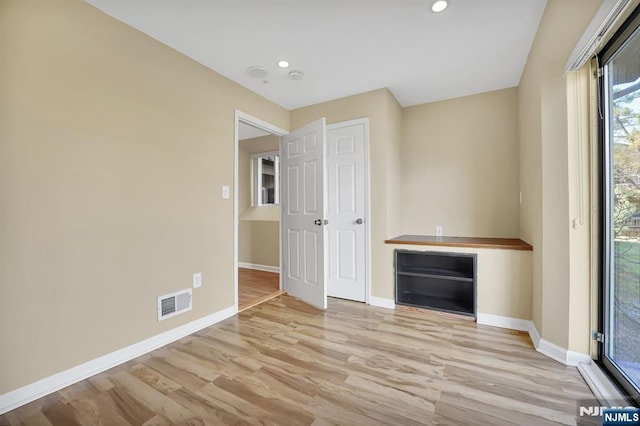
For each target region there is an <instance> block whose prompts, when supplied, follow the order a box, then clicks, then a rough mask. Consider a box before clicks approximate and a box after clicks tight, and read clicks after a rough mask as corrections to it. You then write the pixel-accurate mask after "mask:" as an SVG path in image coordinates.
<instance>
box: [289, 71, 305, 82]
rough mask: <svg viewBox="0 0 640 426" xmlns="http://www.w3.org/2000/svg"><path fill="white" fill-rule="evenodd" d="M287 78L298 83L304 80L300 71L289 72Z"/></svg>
mask: <svg viewBox="0 0 640 426" xmlns="http://www.w3.org/2000/svg"><path fill="white" fill-rule="evenodd" d="M289 78H290V79H291V80H296V81H299V80H302V79H303V78H304V74H303V72H302V71H291V72H290V73H289Z"/></svg>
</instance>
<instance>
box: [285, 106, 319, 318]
mask: <svg viewBox="0 0 640 426" xmlns="http://www.w3.org/2000/svg"><path fill="white" fill-rule="evenodd" d="M325 140H326V120H325V119H324V118H321V119H320V120H317V121H314V122H313V123H310V124H307V125H306V126H304V127H302V128H300V129H297V130H294V131H293V132H291V133H289V134H288V135H285V136H284V137H283V138H282V145H281V146H282V156H281V157H282V158H281V169H280V170H281V179H282V186H281V201H282V209H283V211H282V232H283V238H282V253H283V259H282V261H283V262H282V263H283V265H282V266H283V271H282V274H283V287H284V290H285V291H286V292H287V293H289V294H291V295H292V296H295V297H299V298H300V299H302V300H304V301H305V302H307V303H310V304H312V305H314V306H317V307H319V308H322V309H326V308H327V283H326V273H325V272H326V271H325V270H326V265H325V258H326V253H325V247H326V245H325V239H326V226H325V225H326V221H325V204H326V202H325V201H326V189H325V187H326V185H325V173H324V161H325Z"/></svg>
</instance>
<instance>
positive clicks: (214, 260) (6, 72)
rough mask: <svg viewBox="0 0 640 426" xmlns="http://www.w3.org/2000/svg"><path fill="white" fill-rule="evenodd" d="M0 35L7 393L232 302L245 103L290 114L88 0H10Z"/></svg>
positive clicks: (277, 116) (276, 116)
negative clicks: (237, 116)
mask: <svg viewBox="0 0 640 426" xmlns="http://www.w3.org/2000/svg"><path fill="white" fill-rule="evenodd" d="M0 40H2V42H1V43H0V70H2V71H1V78H0V235H1V237H0V262H1V264H0V283H1V286H0V336H2V346H3V348H5V349H3V350H0V378H1V379H0V394H2V393H5V392H7V391H10V390H13V389H16V388H17V387H20V386H23V385H26V384H28V383H31V382H33V381H35V380H38V379H41V378H43V377H47V376H49V375H52V374H54V373H57V372H59V371H62V370H64V369H67V368H70V367H73V366H76V365H78V364H80V363H82V362H84V361H88V360H90V359H94V358H96V357H98V356H101V355H104V354H106V353H109V352H111V351H114V350H117V349H120V348H123V347H125V346H127V345H130V344H133V343H136V342H139V341H141V340H143V339H145V338H148V337H151V336H154V335H156V334H159V333H161V332H163V331H166V330H169V329H172V328H174V327H177V326H179V325H181V324H184V323H187V322H189V321H193V320H195V319H198V318H202V317H204V316H206V315H210V314H212V313H215V312H217V311H219V310H221V309H224V308H227V307H229V306H232V305H233V284H232V283H233V203H232V200H223V199H222V198H221V197H220V188H221V186H222V185H232V183H233V140H234V109H235V108H238V109H240V110H242V111H244V112H246V113H248V114H251V115H253V116H256V117H259V118H261V119H263V120H265V121H268V122H271V123H273V124H274V125H277V126H279V127H281V128H284V129H287V128H289V113H288V112H287V111H286V110H285V109H283V108H281V107H278V106H276V105H275V104H273V103H271V102H269V101H267V100H265V99H263V98H260V97H259V96H257V95H255V94H253V93H251V92H249V91H248V90H246V89H244V88H242V87H241V86H239V85H237V84H235V83H232V82H231V81H229V80H227V79H225V78H223V77H222V76H220V75H218V74H216V73H214V72H212V71H210V70H208V69H206V68H204V67H203V66H201V65H199V64H197V63H195V62H194V61H192V60H190V59H188V58H186V57H185V56H183V55H181V54H179V53H177V52H176V51H174V50H172V49H170V48H168V47H167V46H164V45H162V44H161V43H158V42H157V41H154V40H152V39H151V38H149V37H147V36H145V35H143V34H142V33H140V32H138V31H136V30H134V29H132V28H130V27H128V26H126V25H124V24H122V23H120V22H118V21H116V20H114V19H112V18H110V17H109V16H107V15H105V14H104V13H102V12H100V11H98V10H96V9H94V8H93V7H91V6H89V5H87V4H85V3H84V2H81V1H77V0H69V1H65V0H59V1H31V0H3V1H2V2H0ZM194 272H202V278H203V286H202V288H199V289H195V290H194V299H193V310H192V311H190V312H188V313H185V314H183V315H180V316H177V317H175V318H171V319H168V320H166V321H163V322H158V321H157V318H156V297H157V296H159V295H162V294H166V293H169V292H173V291H176V290H179V289H183V288H187V287H190V286H191V277H192V274H193V273H194ZM7 348H10V350H7Z"/></svg>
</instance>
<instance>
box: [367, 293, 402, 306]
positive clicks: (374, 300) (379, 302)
mask: <svg viewBox="0 0 640 426" xmlns="http://www.w3.org/2000/svg"><path fill="white" fill-rule="evenodd" d="M369 304H370V305H371V306H376V307H378V308H387V309H395V308H396V301H395V300H393V299H385V298H384V297H373V296H370V297H369Z"/></svg>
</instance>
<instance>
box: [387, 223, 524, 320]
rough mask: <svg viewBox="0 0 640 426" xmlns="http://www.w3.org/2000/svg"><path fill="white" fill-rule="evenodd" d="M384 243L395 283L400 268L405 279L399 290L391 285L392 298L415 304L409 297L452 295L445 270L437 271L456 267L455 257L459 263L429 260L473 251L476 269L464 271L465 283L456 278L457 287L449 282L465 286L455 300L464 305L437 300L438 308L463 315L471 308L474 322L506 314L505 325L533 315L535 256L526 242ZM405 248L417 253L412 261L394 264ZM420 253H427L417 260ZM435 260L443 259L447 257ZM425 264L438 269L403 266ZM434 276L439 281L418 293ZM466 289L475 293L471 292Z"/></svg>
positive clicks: (410, 239)
mask: <svg viewBox="0 0 640 426" xmlns="http://www.w3.org/2000/svg"><path fill="white" fill-rule="evenodd" d="M385 243H386V244H385V245H386V247H387V248H388V256H389V257H388V259H389V260H388V261H389V262H394V266H395V268H394V271H395V273H394V284H397V283H398V279H397V277H398V273H400V275H401V276H402V277H405V278H402V279H403V280H404V281H405V283H404V284H405V285H404V288H403V289H401V290H400V291H397V290H396V288H394V296H395V302H396V303H402V302H404V303H405V304H413V303H414V300H413V299H416V300H419V299H420V297H418V296H424V295H426V296H432V295H435V296H437V297H440V298H441V299H443V300H444V301H445V302H446V301H448V299H450V298H453V296H455V294H454V293H455V292H454V291H453V290H451V291H448V290H450V288H449V287H446V286H445V284H446V283H448V282H449V281H451V279H450V278H448V277H443V276H440V275H446V271H445V272H442V271H440V270H441V269H447V270H448V269H455V270H457V269H460V268H461V267H460V265H459V264H458V263H459V261H458V260H456V262H458V263H451V264H450V265H447V266H446V268H442V267H440V266H437V265H436V266H437V267H436V266H433V265H431V263H433V262H435V260H433V259H436V258H437V259H445V258H446V257H447V256H451V257H452V258H453V257H455V256H458V259H464V258H465V257H464V256H467V257H469V256H473V257H474V258H475V259H476V261H475V262H474V263H475V266H474V268H473V270H474V274H470V275H469V276H468V277H467V276H466V275H465V276H464V278H469V279H468V280H467V281H469V284H465V283H463V282H462V281H464V280H461V279H457V278H456V279H457V281H460V282H459V283H457V284H456V286H455V287H452V288H455V289H463V290H465V289H466V290H469V291H466V292H465V294H464V295H462V296H461V297H460V299H461V300H460V301H457V302H461V304H460V303H459V304H460V306H462V308H461V309H458V308H455V307H454V308H453V309H452V308H450V307H449V306H445V305H443V304H442V303H441V304H440V305H437V304H435V305H434V307H435V308H438V307H440V308H441V309H442V310H447V311H456V310H458V311H461V312H462V313H464V314H467V315H473V314H474V313H475V314H476V318H477V319H478V322H480V323H485V324H486V323H492V324H494V325H497V324H496V322H495V321H494V320H496V318H497V319H498V320H499V321H501V320H502V319H504V318H508V319H509V321H507V322H506V323H507V324H509V323H512V324H514V323H515V324H517V323H518V321H515V322H513V321H511V319H517V320H525V321H527V320H530V319H531V281H532V268H531V265H532V261H533V247H532V246H531V245H530V244H528V243H527V242H525V241H522V240H520V239H516V238H475V237H473V238H470V237H436V236H432V235H401V236H399V237H396V238H391V239H389V240H386V241H385ZM407 250H409V251H410V252H411V253H415V256H414V257H411V258H410V260H411V261H410V262H409V261H406V260H403V262H401V264H396V263H397V261H398V260H397V256H398V253H401V252H405V253H406V251H407ZM421 254H424V255H427V256H425V257H424V258H423V259H421ZM429 256H430V257H429ZM417 259H421V260H417ZM425 259H429V260H425ZM412 262H413V263H412ZM430 262H431V263H430ZM439 262H440V263H442V262H445V261H439ZM452 262H453V261H452ZM423 263H424V264H425V265H426V267H429V268H431V269H434V268H435V269H434V270H436V272H433V273H432V272H431V270H429V271H427V273H422V274H416V273H413V274H412V273H410V272H412V270H410V271H409V272H407V268H409V269H411V267H412V266H415V265H417V266H424V265H423ZM445 263H446V262H445ZM414 264H415V265H414ZM434 264H435V263H434ZM407 265H408V266H407ZM427 269H428V268H427ZM462 269H465V268H462ZM465 270H466V269H465ZM418 275H419V276H418ZM436 275H438V276H436ZM414 276H415V277H414ZM406 277H409V278H406ZM416 277H417V278H416ZM434 277H435V279H436V280H437V281H436V284H437V285H436V286H435V287H434V289H433V290H429V291H424V292H422V290H421V286H422V285H423V284H424V283H427V282H428V281H429V280H430V279H432V278H434ZM447 280H448V281H447ZM474 282H475V285H474ZM401 284H402V283H401ZM438 286H439V287H438ZM394 287H395V286H394ZM471 289H473V293H471V292H470V290H471ZM445 290H447V291H448V292H447V291H445ZM456 291H457V290H456ZM403 292H404V293H403ZM421 292H422V293H421ZM467 293H468V294H467ZM461 294H462V293H461ZM470 294H471V295H473V296H475V297H472V296H470ZM476 297H477V298H476ZM445 299H446V300H445ZM474 299H475V300H476V303H477V305H476V309H473V308H474V306H473V300H474ZM414 306H415V304H414Z"/></svg>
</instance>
